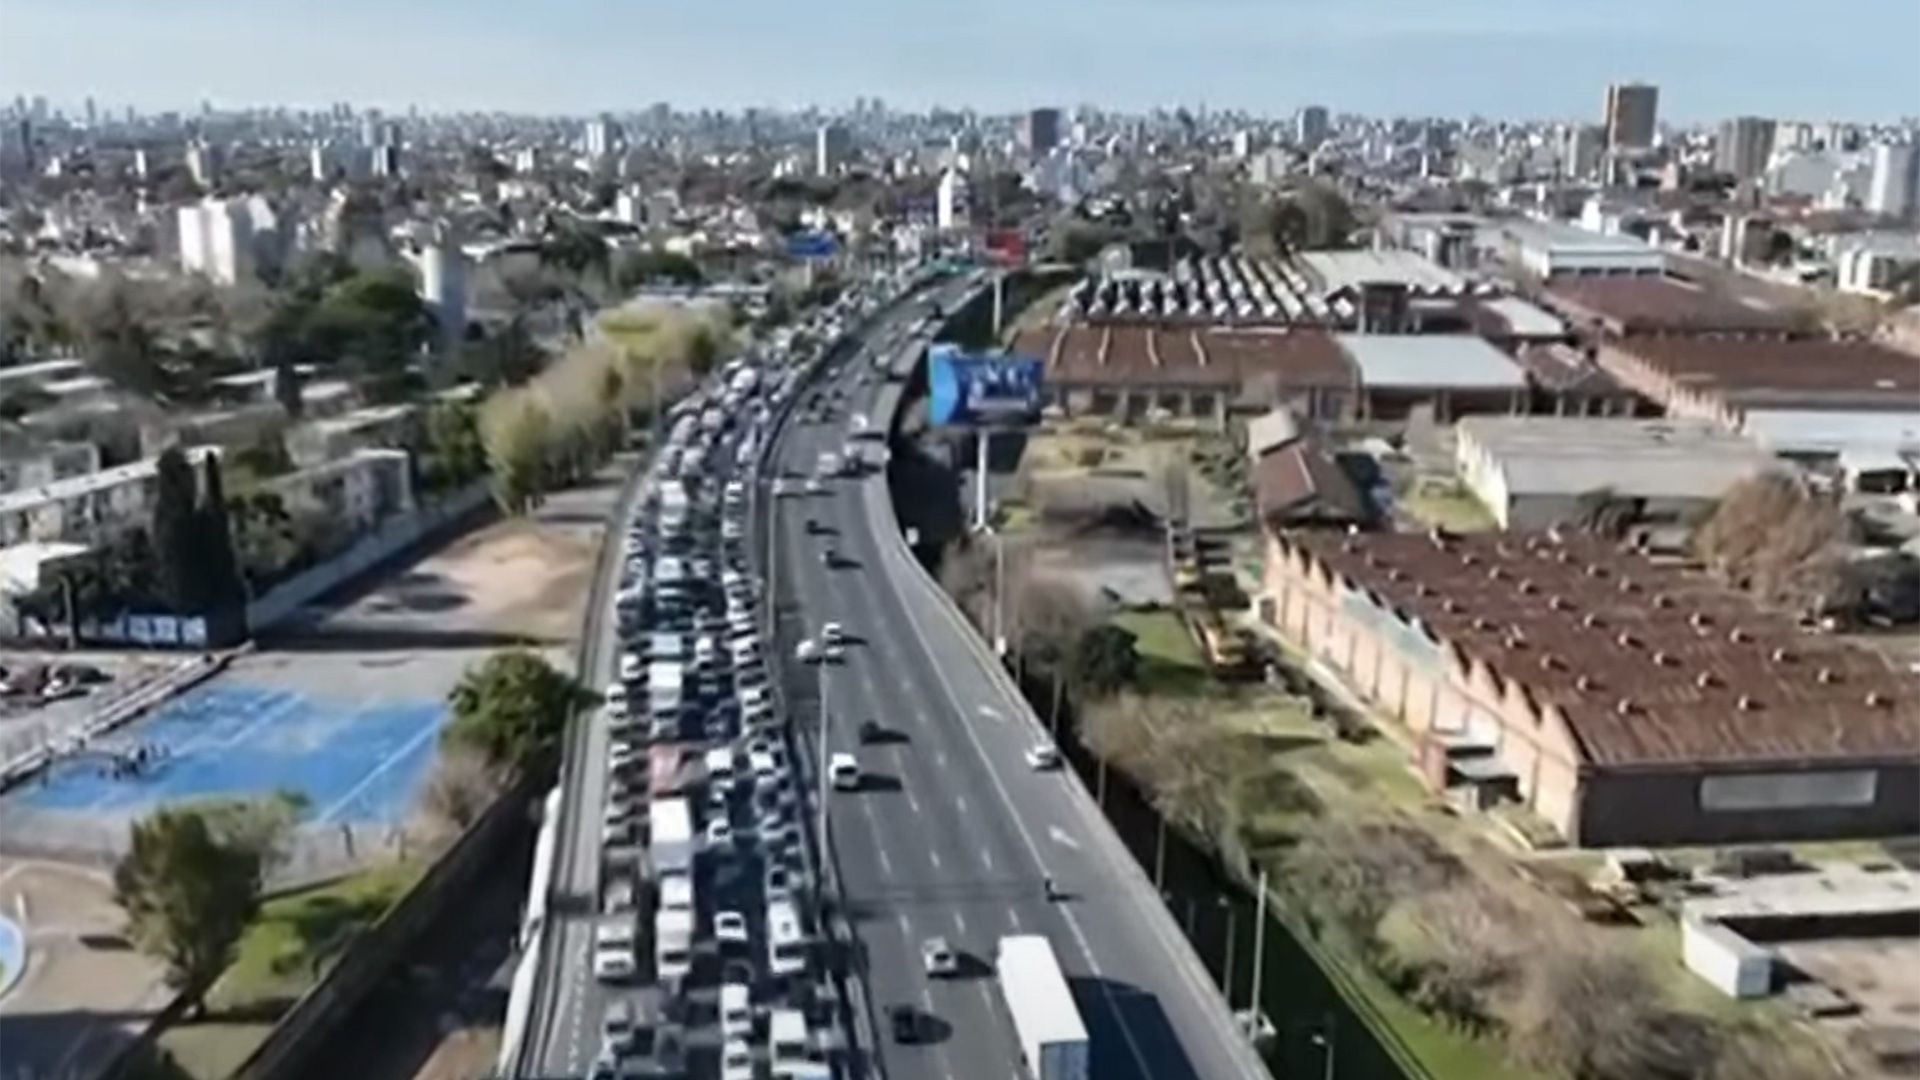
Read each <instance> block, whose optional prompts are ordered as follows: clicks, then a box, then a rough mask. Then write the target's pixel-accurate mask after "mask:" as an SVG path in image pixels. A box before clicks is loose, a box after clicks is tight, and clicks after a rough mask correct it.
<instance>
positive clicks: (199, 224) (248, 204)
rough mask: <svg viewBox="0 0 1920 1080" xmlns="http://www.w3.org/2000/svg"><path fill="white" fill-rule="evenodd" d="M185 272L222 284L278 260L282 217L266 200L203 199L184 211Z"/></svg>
mask: <svg viewBox="0 0 1920 1080" xmlns="http://www.w3.org/2000/svg"><path fill="white" fill-rule="evenodd" d="M178 220H179V223H180V268H181V269H182V270H185V271H186V272H187V273H190V274H204V275H206V276H207V278H209V279H210V280H212V281H215V282H218V283H219V284H222V285H233V284H235V283H237V282H239V281H241V280H244V279H247V278H250V277H252V276H253V275H254V274H255V273H256V272H257V271H258V270H259V268H260V266H261V265H262V264H263V263H269V262H271V261H272V260H275V259H278V258H279V255H280V252H279V246H278V242H279V218H278V215H276V214H275V213H274V210H273V207H272V205H271V204H270V203H268V202H267V200H266V199H265V197H263V196H260V195H250V196H248V197H246V198H244V199H214V198H207V199H202V200H201V201H200V202H197V203H192V204H189V205H187V206H183V207H181V208H180V210H179V212H178Z"/></svg>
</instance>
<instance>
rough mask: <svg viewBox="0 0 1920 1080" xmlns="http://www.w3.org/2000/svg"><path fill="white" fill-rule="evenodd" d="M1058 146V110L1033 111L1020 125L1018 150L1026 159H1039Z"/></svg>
mask: <svg viewBox="0 0 1920 1080" xmlns="http://www.w3.org/2000/svg"><path fill="white" fill-rule="evenodd" d="M1059 145H1060V110H1059V109H1053V108H1043V109H1033V110H1031V111H1029V112H1028V113H1027V115H1026V119H1025V120H1024V121H1023V122H1022V123H1021V125H1020V148H1021V149H1022V150H1025V151H1026V152H1027V156H1028V157H1041V156H1043V155H1045V154H1047V153H1050V152H1051V151H1052V150H1053V148H1054V147H1056V146H1059Z"/></svg>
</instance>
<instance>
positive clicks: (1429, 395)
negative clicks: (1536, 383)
mask: <svg viewBox="0 0 1920 1080" xmlns="http://www.w3.org/2000/svg"><path fill="white" fill-rule="evenodd" d="M1336 340H1337V341H1338V342H1339V343H1340V348H1341V350H1342V351H1343V352H1345V353H1346V354H1347V356H1348V357H1350V358H1351V359H1352V361H1353V366H1354V367H1355V368H1356V369H1358V370H1359V372H1360V384H1361V386H1362V387H1363V389H1364V390H1365V398H1364V399H1363V401H1362V405H1363V412H1362V416H1361V419H1366V420H1397V419H1402V418H1404V417H1406V416H1408V415H1409V414H1411V413H1412V412H1413V411H1414V410H1415V409H1417V408H1431V409H1432V410H1433V414H1434V418H1435V419H1438V420H1447V419H1451V418H1453V417H1456V416H1461V415H1465V414H1469V413H1519V412H1525V411H1526V409H1527V403H1528V400H1529V397H1530V392H1529V387H1528V385H1527V379H1526V374H1525V373H1524V372H1522V371H1521V370H1520V368H1519V367H1518V366H1517V365H1516V364H1514V362H1513V360H1512V359H1511V358H1510V357H1508V356H1507V354H1505V353H1503V352H1501V351H1500V350H1499V349H1497V348H1495V347H1494V346H1493V345H1491V344H1489V343H1488V342H1487V341H1486V340H1485V339H1484V338H1479V337H1475V336H1473V335H1471V334H1417V335H1416V334H1340V335H1338V336H1337V337H1336Z"/></svg>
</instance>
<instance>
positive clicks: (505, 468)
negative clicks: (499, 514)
mask: <svg viewBox="0 0 1920 1080" xmlns="http://www.w3.org/2000/svg"><path fill="white" fill-rule="evenodd" d="M552 426H553V425H552V420H551V418H550V417H549V416H548V415H547V410H546V408H545V407H544V406H543V405H542V404H541V403H540V402H539V401H538V400H537V399H536V398H535V397H534V396H533V395H532V394H530V393H528V392H527V391H524V390H517V391H513V392H511V393H505V394H495V395H494V396H492V397H490V398H488V399H487V402H486V404H485V405H483V406H482V407H481V409H480V422H479V431H480V439H481V442H482V443H483V444H484V445H485V447H486V452H487V465H488V467H489V469H490V470H491V471H492V473H493V498H494V501H495V502H496V503H498V504H499V505H500V509H501V510H503V511H505V512H506V513H509V514H524V513H526V512H527V511H528V510H531V509H533V508H534V507H535V506H537V505H539V502H540V499H541V497H542V496H543V495H545V494H546V489H547V444H548V435H549V432H550V431H551V429H552Z"/></svg>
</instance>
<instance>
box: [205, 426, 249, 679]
mask: <svg viewBox="0 0 1920 1080" xmlns="http://www.w3.org/2000/svg"><path fill="white" fill-rule="evenodd" d="M201 469H202V472H203V473H204V479H203V480H202V483H201V496H200V505H199V507H198V509H197V510H196V511H195V514H194V518H195V527H194V532H195V533H196V534H197V536H198V540H197V543H196V545H195V546H196V549H197V551H198V559H199V564H200V570H199V572H200V575H201V579H202V582H203V584H202V586H201V587H202V589H204V591H205V597H206V599H205V605H206V606H205V607H204V608H202V609H201V610H200V611H199V612H198V613H197V614H202V615H205V616H207V619H208V622H209V623H210V624H212V625H210V626H209V627H208V631H209V634H210V636H212V637H213V638H214V639H215V640H217V641H222V642H225V641H231V640H235V639H237V638H238V637H239V636H240V635H241V633H243V632H244V626H243V625H242V624H244V622H245V621H246V605H247V588H246V584H245V583H244V582H243V581H241V580H240V567H239V560H238V559H237V558H235V557H234V553H233V526H232V523H231V522H229V521H228V520H227V497H226V490H225V488H224V487H223V486H222V484H221V480H220V458H219V457H218V456H216V455H214V454H208V455H207V456H206V459H205V460H204V461H203V462H202V463H201Z"/></svg>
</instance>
